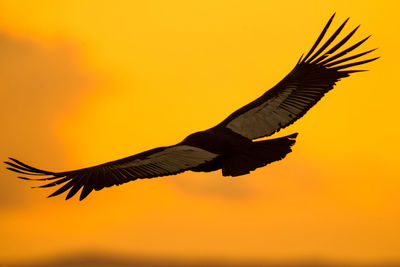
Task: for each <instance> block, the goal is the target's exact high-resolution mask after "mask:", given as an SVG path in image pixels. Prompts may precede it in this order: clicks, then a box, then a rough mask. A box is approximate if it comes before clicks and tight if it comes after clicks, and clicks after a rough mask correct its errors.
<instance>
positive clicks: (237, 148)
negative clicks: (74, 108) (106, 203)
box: [5, 14, 378, 200]
mask: <svg viewBox="0 0 400 267" xmlns="http://www.w3.org/2000/svg"><path fill="white" fill-rule="evenodd" d="M334 16H335V14H333V16H332V17H331V18H330V19H329V21H328V23H327V24H326V26H325V27H324V28H323V30H322V32H321V34H320V35H319V37H318V38H317V40H316V42H315V43H314V45H313V46H312V47H311V49H310V51H309V52H308V53H307V54H306V55H305V56H304V54H303V55H302V56H301V57H300V59H299V61H298V62H297V64H296V65H295V67H294V68H293V70H292V71H291V72H290V73H289V74H288V75H287V76H286V77H285V78H283V80H281V81H280V82H279V83H278V84H277V85H275V86H274V87H273V88H271V89H270V90H268V91H266V92H265V93H264V94H263V95H262V96H260V97H259V98H257V99H256V100H254V101H253V102H251V103H249V104H247V105H245V106H244V107H242V108H240V109H238V110H237V111H235V112H233V113H232V114H231V115H229V116H228V117H227V118H226V119H225V120H224V121H222V122H221V123H220V124H218V125H216V126H214V127H212V128H210V129H208V130H205V131H200V132H196V133H193V134H191V135H189V136H188V137H186V138H185V139H184V140H183V141H182V142H180V143H178V144H176V145H172V146H166V147H158V148H154V149H151V150H148V151H145V152H142V153H139V154H136V155H133V156H130V157H126V158H123V159H119V160H115V161H111V162H107V163H104V164H100V165H97V166H93V167H88V168H84V169H78V170H73V171H65V172H51V171H45V170H41V169H37V168H34V167H32V166H29V165H27V164H25V163H23V162H21V161H19V160H16V159H14V158H9V159H10V161H7V162H5V163H6V164H7V165H8V168H7V169H9V170H11V171H14V172H17V173H20V174H23V175H24V176H21V177H19V178H21V179H25V180H36V181H50V182H48V183H47V184H44V185H41V186H37V187H40V188H45V187H53V186H57V185H62V186H61V187H60V188H58V190H56V191H55V192H54V193H52V194H51V195H50V196H49V197H53V196H57V195H60V194H62V193H64V192H68V193H67V195H66V199H69V198H71V197H72V196H74V195H75V194H76V193H77V192H78V191H79V190H80V189H81V188H82V191H81V194H80V200H83V199H84V198H86V197H87V196H88V195H89V194H90V193H91V192H92V191H93V190H95V191H98V190H101V189H103V188H105V187H111V186H114V185H120V184H123V183H126V182H129V181H133V180H136V179H143V178H155V177H161V176H166V175H174V174H178V173H181V172H184V171H195V172H211V171H215V170H219V169H222V175H223V176H239V175H244V174H248V173H250V171H253V170H255V169H257V168H260V167H263V166H265V165H267V164H269V163H271V162H274V161H278V160H281V159H283V158H284V157H285V156H286V155H287V154H288V153H290V152H291V151H292V150H291V146H293V144H294V143H295V138H296V136H297V133H294V134H291V135H288V136H284V137H280V138H274V139H268V140H257V139H259V138H262V137H266V136H270V135H272V134H274V133H276V132H278V131H279V130H280V129H283V128H285V127H287V126H289V125H290V124H292V123H293V122H295V121H296V120H297V119H299V118H301V117H302V116H303V115H304V114H305V113H306V112H307V111H308V110H309V109H310V108H311V107H313V106H314V105H315V104H316V103H317V102H318V101H319V100H320V99H321V98H322V97H323V96H324V95H325V94H326V93H327V92H328V91H330V90H331V89H332V88H333V86H334V85H335V84H336V82H337V81H339V80H340V79H341V78H344V77H348V76H349V75H350V74H352V73H355V72H360V71H363V70H354V69H349V68H351V67H354V66H358V65H363V64H365V63H368V62H371V61H374V60H376V59H378V57H375V58H370V59H365V60H357V61H354V59H358V58H360V57H362V56H364V55H366V54H368V53H370V52H372V51H374V50H375V49H372V50H369V51H366V52H362V53H358V54H355V55H352V56H346V55H347V54H348V53H350V52H352V51H353V50H355V49H356V48H357V47H359V46H360V45H361V44H363V43H364V42H365V41H366V40H367V39H368V38H369V37H370V36H368V37H366V38H364V39H362V40H361V41H358V42H357V43H355V44H353V45H351V46H349V47H348V48H345V49H344V48H342V47H343V46H344V45H345V44H347V43H348V41H349V39H350V38H351V37H352V36H353V35H354V33H355V32H356V31H357V29H358V28H359V26H358V27H356V28H355V29H354V30H352V31H351V32H350V33H348V34H347V35H346V36H345V37H344V38H343V39H341V40H340V41H337V42H335V43H336V44H333V43H334V40H335V39H336V38H337V37H338V35H339V33H340V32H341V31H342V30H343V28H344V26H345V25H346V23H347V21H348V20H349V19H347V20H345V21H344V22H343V23H342V24H341V25H340V26H339V28H338V29H337V30H336V31H335V32H334V33H333V34H332V35H331V36H330V37H329V38H325V39H327V40H326V41H324V42H322V40H323V39H324V37H325V35H326V32H327V30H328V28H329V26H330V25H331V23H332V20H333V18H334ZM25 176H31V177H32V176H38V177H40V178H28V177H25Z"/></svg>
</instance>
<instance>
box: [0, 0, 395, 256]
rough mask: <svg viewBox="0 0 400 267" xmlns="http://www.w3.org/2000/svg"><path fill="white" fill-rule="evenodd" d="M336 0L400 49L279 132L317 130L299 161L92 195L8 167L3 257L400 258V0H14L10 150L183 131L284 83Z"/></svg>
mask: <svg viewBox="0 0 400 267" xmlns="http://www.w3.org/2000/svg"><path fill="white" fill-rule="evenodd" d="M335 11H336V12H337V17H336V19H335V23H334V25H335V26H338V25H339V23H340V22H342V21H343V20H344V19H345V18H346V17H347V16H350V17H351V20H350V22H349V25H350V26H348V27H347V31H349V30H350V29H352V28H353V27H355V26H357V25H358V24H362V26H361V28H360V30H359V32H358V33H357V34H356V37H354V40H360V39H361V38H363V37H365V36H366V35H369V34H373V38H371V40H369V41H368V42H367V43H366V44H365V45H364V50H366V49H371V48H375V47H379V50H378V52H376V54H378V55H379V56H381V57H382V58H381V59H380V60H378V61H377V62H374V63H371V64H369V65H368V68H369V69H370V70H371V71H370V72H367V73H361V74H357V75H353V76H352V77H351V78H348V79H346V80H344V81H341V82H340V83H339V84H338V86H337V87H335V89H334V90H333V91H332V92H330V93H329V94H328V95H327V96H326V97H325V98H324V99H323V100H322V101H321V102H320V103H318V105H317V106H316V107H314V108H313V109H312V110H311V111H310V112H309V113H307V115H306V116H305V117H304V118H302V119H301V120H300V121H298V122H296V123H295V124H294V125H292V126H291V127H290V128H289V129H285V130H284V131H282V133H279V135H283V134H286V133H292V132H299V133H300V135H299V137H298V139H297V143H296V145H295V146H294V151H293V152H292V153H291V154H289V155H288V157H287V158H286V159H285V160H284V161H281V162H279V163H274V164H272V165H271V166H267V167H265V168H262V169H259V170H257V171H255V172H253V173H252V174H250V175H246V176H242V177H239V178H225V177H222V175H221V174H220V172H214V173H208V174H202V173H184V174H181V175H179V176H174V177H169V178H160V179H152V180H143V181H136V182H132V183H129V184H126V185H123V186H121V187H118V188H112V189H106V190H103V191H100V192H96V193H94V194H93V195H90V196H89V197H88V199H87V200H85V201H83V202H78V201H77V200H76V199H74V200H71V201H67V202H65V201H64V200H63V198H62V197H60V198H54V199H45V196H46V195H48V194H49V193H50V191H45V190H41V191H39V190H31V189H30V188H29V186H30V184H29V183H26V182H24V181H18V180H17V179H15V175H13V174H11V173H9V172H6V171H1V177H2V178H3V179H1V180H0V187H1V189H0V237H1V240H2V241H1V242H0V251H1V252H0V259H3V260H20V259H31V258H46V257H50V256H54V255H62V254H65V253H76V252H81V251H97V250H98V251H110V252H111V253H120V254H129V255H160V256H168V257H176V258H191V257H211V258H227V259H236V258H238V259H278V260H281V259H304V258H307V259H308V258H322V259H335V260H357V261H375V260H388V259H389V260H392V259H393V260H400V241H399V240H400V213H399V209H400V196H399V194H398V191H399V188H400V180H399V177H400V167H399V160H398V159H399V157H398V155H397V153H398V151H399V148H400V145H399V142H398V140H397V138H398V133H399V126H398V119H397V115H398V114H399V112H398V99H399V98H400V90H399V89H398V85H397V84H398V82H397V76H398V75H397V65H398V62H399V60H400V58H399V54H398V47H399V36H398V34H397V32H398V27H399V26H400V25H399V22H398V15H397V14H398V11H399V6H398V4H397V2H396V1H284V3H279V2H278V1H273V2H270V1H208V0H207V1H112V2H111V1H44V0H37V1H15V0H13V1H11V0H10V1H7V0H1V1H0V55H1V57H2V58H3V60H2V61H1V62H0V93H1V99H0V111H1V115H0V120H1V122H0V123H1V125H2V128H3V131H1V137H2V138H1V141H0V142H1V148H2V149H1V151H0V155H1V158H3V159H6V158H7V157H8V156H14V157H17V158H19V159H21V160H23V161H26V162H28V163H32V164H33V165H37V166H38V167H41V168H44V169H50V170H55V171H57V170H68V169H75V168H80V167H85V166H90V165H93V164H98V163H102V162H105V161H109V160H114V159H117V158H120V157H124V156H128V155H131V154H135V153H137V152H141V151H143V150H146V149H150V148H153V147H156V146H162V145H169V144H174V143H177V142H179V141H181V140H182V139H183V138H184V137H185V136H186V135H187V134H189V133H191V132H194V131H199V130H203V129H206V128H209V127H211V126H213V125H215V124H216V123H219V122H220V121H222V120H223V119H224V118H225V117H226V116H227V115H229V114H230V113H231V112H232V111H234V110H236V109H237V108H239V107H241V106H243V105H244V104H246V103H248V102H249V101H251V100H253V99H255V98H256V97H258V96H259V95H261V94H262V93H263V92H264V91H265V90H266V89H268V88H270V87H272V86H273V85H274V84H276V83H277V82H278V81H279V80H280V79H281V78H283V77H284V76H285V75H286V74H287V73H288V72H289V71H290V70H291V68H292V67H293V66H294V64H295V63H296V62H297V60H298V58H299V56H300V55H301V54H302V53H303V52H305V51H307V50H308V49H309V48H310V46H311V45H312V44H313V42H314V41H315V39H316V38H317V36H318V34H319V33H320V31H321V29H322V27H323V26H324V24H325V23H326V21H327V19H328V18H329V17H330V16H331V15H332V13H333V12H335Z"/></svg>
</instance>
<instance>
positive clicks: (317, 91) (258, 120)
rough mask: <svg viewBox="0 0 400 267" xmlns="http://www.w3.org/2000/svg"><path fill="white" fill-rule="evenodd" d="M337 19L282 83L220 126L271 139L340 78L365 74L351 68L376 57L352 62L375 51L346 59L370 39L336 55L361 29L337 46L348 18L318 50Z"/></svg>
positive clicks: (327, 26) (327, 25)
mask: <svg viewBox="0 0 400 267" xmlns="http://www.w3.org/2000/svg"><path fill="white" fill-rule="evenodd" d="M334 16H335V14H334V15H333V16H332V17H331V18H330V19H329V21H328V23H327V24H326V26H325V28H324V29H323V30H322V32H321V34H320V36H319V37H318V39H317V41H316V42H315V44H314V45H313V46H312V48H311V50H310V51H309V52H308V53H307V55H306V56H305V57H304V58H300V60H299V62H298V63H297V64H296V66H295V68H294V69H293V70H292V71H291V72H290V73H289V74H288V75H287V76H286V77H285V78H284V79H283V80H282V81H281V82H280V83H278V84H277V85H276V86H275V87H273V88H272V89H270V90H269V91H267V92H266V93H265V94H263V95H262V96H261V97H259V98H258V99H256V100H255V101H253V102H251V103H249V104H248V105H246V106H244V107H242V108H240V109H239V110H237V111H235V112H234V113H232V114H231V115H230V116H229V117H228V118H226V119H225V120H224V121H223V122H221V123H220V124H219V125H218V126H217V127H226V128H229V129H231V130H232V131H234V132H236V133H238V134H240V135H242V136H244V137H247V138H249V139H256V138H261V137H264V136H269V135H271V134H273V133H275V132H277V131H279V130H280V129H282V128H284V127H286V126H288V125H290V124H292V123H293V122H294V121H296V120H297V119H299V118H301V117H302V116H303V115H304V114H305V113H306V112H307V111H308V110H309V109H310V108H311V107H312V106H314V105H315V104H316V103H317V102H318V101H319V100H320V99H321V98H322V97H323V96H324V95H325V94H326V93H327V92H328V91H329V90H331V89H332V88H333V86H334V85H335V83H336V82H337V81H339V80H340V79H341V78H343V77H347V76H349V74H350V73H353V72H359V71H362V70H349V69H348V68H350V67H353V66H357V65H362V64H365V63H367V62H370V61H373V60H376V59H378V57H376V58H372V59H367V60H362V61H355V62H354V61H352V60H353V59H356V58H359V57H361V56H363V55H366V54H368V53H370V52H372V51H374V50H375V49H372V50H369V51H366V52H363V53H359V54H356V55H353V56H349V57H345V55H346V54H348V53H349V52H351V51H353V50H354V49H356V48H357V47H358V46H360V45H361V44H362V43H364V42H365V41H366V40H367V39H368V38H369V36H368V37H367V38H365V39H363V40H361V41H359V42H358V43H356V44H354V45H352V46H350V47H348V48H346V49H343V50H342V51H341V52H337V51H338V50H339V49H340V48H341V47H342V46H343V45H344V44H345V43H347V41H348V40H349V39H350V38H351V37H352V36H353V34H354V33H355V32H356V30H357V29H358V27H357V28H355V29H354V30H353V31H351V32H350V33H349V34H348V35H347V36H345V37H344V38H343V39H342V40H341V41H339V42H338V43H337V44H336V45H332V43H333V41H334V40H335V39H336V37H337V36H338V35H339V33H340V32H341V31H342V29H343V27H344V26H345V24H346V23H347V21H348V19H347V20H346V21H345V22H344V23H343V24H342V25H341V26H340V27H339V28H338V29H337V30H336V31H335V32H334V33H333V34H332V36H331V37H330V38H329V39H328V40H327V41H326V42H325V43H324V44H323V45H321V47H320V48H319V49H318V50H316V48H317V47H318V45H319V44H320V43H321V40H322V39H323V37H324V36H325V33H326V31H327V30H328V28H329V26H330V24H331V22H332V20H333V17H334ZM315 50H316V52H315V53H314V51H315ZM343 63H344V64H343Z"/></svg>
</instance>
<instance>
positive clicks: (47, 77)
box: [0, 32, 89, 208]
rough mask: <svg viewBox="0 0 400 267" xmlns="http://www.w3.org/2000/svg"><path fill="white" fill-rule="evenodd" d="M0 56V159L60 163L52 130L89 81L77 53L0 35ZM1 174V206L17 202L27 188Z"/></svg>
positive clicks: (62, 46) (62, 45) (69, 48)
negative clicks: (14, 158)
mask: <svg viewBox="0 0 400 267" xmlns="http://www.w3.org/2000/svg"><path fill="white" fill-rule="evenodd" d="M0 58H1V59H2V60H1V61H0V88H1V89H0V94H1V97H0V124H1V129H2V131H1V141H0V147H1V148H2V149H1V151H0V157H1V159H2V160H5V159H7V157H9V156H13V157H18V158H21V159H25V160H28V161H30V160H32V159H35V161H37V162H32V163H35V164H36V163H37V164H39V166H40V163H43V162H52V163H53V161H54V162H57V161H62V156H61V152H62V151H61V148H60V146H59V145H58V144H57V140H56V138H55V136H54V129H52V127H53V125H54V122H55V121H56V120H57V116H59V115H60V112H61V111H62V110H63V109H65V108H66V107H67V106H69V105H71V103H73V102H74V101H73V100H74V96H76V95H77V93H78V92H79V91H81V90H83V89H84V88H85V85H87V83H88V81H89V78H88V77H89V76H88V75H87V74H86V73H85V71H84V68H83V67H82V66H81V64H80V62H79V56H78V53H77V51H75V50H74V47H73V46H72V45H71V44H69V43H67V42H58V43H50V44H48V43H41V42H39V41H37V40H32V39H28V38H23V37H15V36H12V35H11V34H8V33H6V32H0ZM46 165H50V163H49V164H46ZM55 166H57V164H55ZM0 172H1V178H2V179H0V208H6V207H9V206H10V205H13V204H17V203H20V202H21V200H22V199H24V198H25V196H24V195H25V194H26V192H28V189H29V186H28V185H24V186H22V185H21V183H20V181H19V180H18V179H15V174H12V173H10V172H7V171H5V170H4V168H2V170H1V171H0Z"/></svg>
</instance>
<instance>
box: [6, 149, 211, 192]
mask: <svg viewBox="0 0 400 267" xmlns="http://www.w3.org/2000/svg"><path fill="white" fill-rule="evenodd" d="M217 156H218V155H217V154H214V153H211V152H209V151H206V150H203V149H200V148H198V147H194V146H190V145H179V144H178V145H175V146H170V147H160V148H156V149H152V150H149V151H146V152H143V153H140V154H137V155H134V156H130V157H127V158H123V159H120V160H116V161H111V162H108V163H104V164H101V165H98V166H94V167H90V168H84V169H80V170H75V171H68V172H49V171H43V170H40V169H37V168H34V167H31V166H29V165H27V164H25V163H22V162H21V161H18V160H16V159H13V158H10V161H9V162H5V163H6V164H7V165H9V166H11V167H9V168H8V169H9V170H11V171H14V172H17V173H23V174H25V175H42V176H49V177H46V178H37V179H36V178H26V177H19V178H21V179H25V180H38V181H45V180H55V181H52V182H50V183H47V184H44V185H41V186H36V187H37V188H47V187H53V186H57V185H61V187H60V188H58V189H57V190H56V191H55V192H54V193H52V194H51V195H49V197H53V196H57V195H60V194H62V193H65V192H67V191H68V193H67V196H66V199H70V198H71V197H73V196H74V195H75V194H76V193H78V192H79V190H80V189H82V192H81V195H80V198H79V199H80V200H83V199H84V198H85V197H87V196H88V195H89V194H90V193H91V192H92V191H93V190H96V191H98V190H101V189H103V188H104V187H111V186H114V185H120V184H123V183H126V182H129V181H133V180H136V179H142V178H154V177H160V176H166V175H173V174H178V173H180V172H183V171H186V170H189V169H191V168H194V167H197V166H199V165H201V164H204V163H206V162H208V161H211V160H212V159H214V158H215V157H217Z"/></svg>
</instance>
